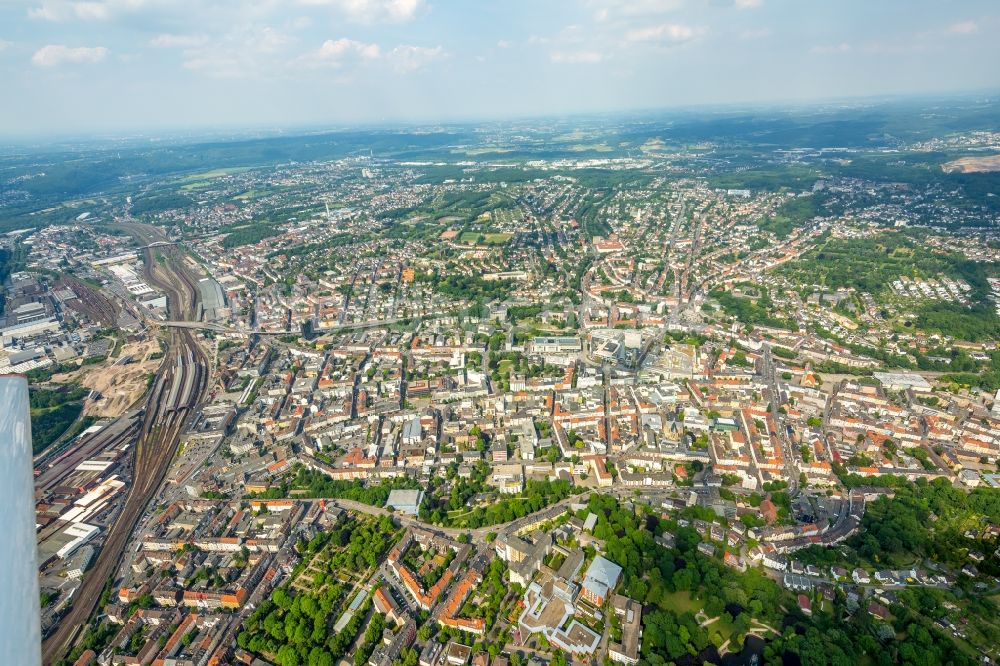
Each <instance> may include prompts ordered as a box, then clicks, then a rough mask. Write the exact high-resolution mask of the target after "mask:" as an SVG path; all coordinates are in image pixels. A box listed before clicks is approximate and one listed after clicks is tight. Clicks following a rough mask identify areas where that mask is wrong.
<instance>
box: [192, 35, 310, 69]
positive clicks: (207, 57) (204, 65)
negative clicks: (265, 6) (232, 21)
mask: <svg viewBox="0 0 1000 666" xmlns="http://www.w3.org/2000/svg"><path fill="white" fill-rule="evenodd" d="M294 41H295V40H294V39H293V38H292V37H290V36H289V35H287V34H285V33H284V32H281V31H279V30H275V29H274V28H271V27H268V26H265V27H260V26H241V27H238V28H235V29H233V30H231V31H230V32H228V33H226V34H225V35H222V36H221V37H219V38H217V39H216V38H213V39H206V40H205V41H204V42H202V43H201V44H194V45H191V46H189V47H182V48H183V52H184V63H183V66H184V68H185V69H188V70H191V71H194V72H199V73H201V74H205V75H206V76H212V77H216V78H234V79H238V78H247V77H254V76H257V77H267V76H271V75H274V74H275V73H276V72H278V71H280V70H281V68H282V67H283V66H284V65H285V63H286V55H285V52H286V51H287V49H286V47H287V46H289V45H290V44H292V43H293V42H294Z"/></svg>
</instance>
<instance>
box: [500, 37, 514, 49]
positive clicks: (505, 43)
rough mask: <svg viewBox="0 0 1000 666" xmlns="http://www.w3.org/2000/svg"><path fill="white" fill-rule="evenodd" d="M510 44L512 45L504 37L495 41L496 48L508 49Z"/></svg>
mask: <svg viewBox="0 0 1000 666" xmlns="http://www.w3.org/2000/svg"><path fill="white" fill-rule="evenodd" d="M511 46H513V44H511V43H510V42H508V41H507V40H506V39H501V40H500V41H499V42H497V48H498V49H509V48H510V47H511Z"/></svg>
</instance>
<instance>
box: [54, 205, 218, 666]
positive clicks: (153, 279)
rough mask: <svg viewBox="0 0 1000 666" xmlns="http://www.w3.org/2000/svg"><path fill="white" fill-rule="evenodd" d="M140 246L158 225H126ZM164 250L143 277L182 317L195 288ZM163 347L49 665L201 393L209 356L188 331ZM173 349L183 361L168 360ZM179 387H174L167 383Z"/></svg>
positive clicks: (96, 588)
mask: <svg viewBox="0 0 1000 666" xmlns="http://www.w3.org/2000/svg"><path fill="white" fill-rule="evenodd" d="M125 228H126V230H127V231H129V232H130V233H132V234H133V235H134V236H135V237H136V238H137V239H138V240H139V242H140V244H142V245H146V246H148V245H149V244H150V243H153V242H156V241H158V240H162V239H163V237H162V234H161V233H160V232H159V230H158V229H155V228H152V227H147V226H143V225H125ZM156 250H157V251H159V250H163V252H162V256H164V257H165V260H164V261H163V263H162V264H161V263H160V262H159V261H158V260H157V259H156V258H155V257H154V255H153V250H152V249H150V248H148V247H147V248H146V249H145V250H144V251H145V253H146V262H145V266H146V268H145V274H146V275H145V277H146V279H147V280H148V281H149V282H150V283H151V284H153V285H155V286H157V287H159V288H160V289H162V290H163V291H164V292H165V293H166V294H167V299H168V310H170V314H171V316H172V317H174V318H177V319H186V318H188V317H192V316H193V315H194V313H196V311H197V305H198V286H197V284H196V282H195V280H194V278H192V276H191V275H190V273H189V269H188V267H187V266H186V265H185V262H184V259H183V256H184V255H183V253H182V252H181V251H180V250H178V249H177V248H176V247H174V246H163V247H159V248H156ZM168 346H169V352H168V353H167V354H165V355H164V362H163V363H162V364H161V365H160V368H159V370H158V371H157V377H156V380H155V381H154V383H153V389H152V390H151V391H150V393H149V396H148V397H147V402H146V411H145V414H144V415H143V419H142V425H141V426H140V429H139V435H138V442H137V444H136V446H135V447H133V450H134V453H133V456H134V458H133V474H132V483H131V485H130V487H129V491H128V494H127V496H126V497H125V504H124V506H123V507H122V511H121V514H120V515H119V517H118V519H117V520H116V521H115V522H114V524H112V525H111V526H110V528H109V530H108V533H107V536H106V538H105V540H104V545H103V547H102V548H101V550H100V552H99V554H98V556H97V560H96V562H95V563H94V566H93V567H92V568H91V570H90V571H88V573H87V575H86V576H85V577H84V579H83V583H82V584H81V585H80V588H79V590H78V591H77V593H76V595H75V596H74V599H73V604H72V606H71V607H70V610H69V611H68V612H67V613H66V615H65V616H63V618H62V619H61V620H60V621H59V624H58V625H56V628H55V630H54V631H53V632H52V633H51V634H50V635H49V636H48V637H47V638H46V639H45V640H44V641H43V643H42V659H43V662H44V663H46V664H52V663H55V662H56V661H57V660H58V659H59V658H60V657H61V656H62V655H63V654H64V653H65V652H66V651H67V650H68V649H69V648H70V647H71V646H72V645H73V643H74V642H75V640H76V638H77V637H78V636H79V634H80V632H81V631H82V629H83V628H84V627H85V626H86V625H87V623H88V621H89V619H90V617H91V615H92V614H93V612H94V610H95V608H96V606H97V603H98V601H99V599H100V597H101V594H102V592H103V590H104V588H105V586H106V585H107V584H108V583H109V582H112V581H114V579H115V576H116V573H117V571H118V569H119V566H120V564H121V561H122V558H123V557H124V555H125V549H126V547H127V544H128V541H129V538H130V537H131V535H132V532H133V530H134V529H135V527H136V525H137V523H138V521H139V517H140V516H141V515H142V513H143V511H145V509H146V507H147V506H148V505H149V502H150V501H151V500H152V499H153V497H154V496H155V494H156V491H157V490H158V489H159V487H160V485H161V484H162V483H163V479H164V477H165V476H166V474H167V470H168V468H169V466H170V462H171V460H172V459H173V457H174V454H175V453H176V451H177V445H178V442H179V440H180V436H181V434H182V433H183V431H184V428H185V426H186V425H187V424H188V421H189V420H190V418H191V416H192V415H193V413H194V410H195V408H196V407H197V405H198V403H199V402H200V400H201V396H202V395H203V394H204V392H205V388H206V384H207V379H208V372H207V363H208V359H207V357H206V356H205V353H204V351H203V350H202V348H201V346H200V345H199V344H198V343H197V341H196V340H195V338H194V335H193V334H192V332H191V331H189V330H185V329H172V330H171V333H170V341H169V345H168ZM174 354H176V355H179V356H180V357H182V358H183V359H185V360H186V362H184V363H172V362H171V358H174V359H176V358H177V356H174ZM175 385H176V386H179V387H180V388H179V389H176V390H175V389H174V388H173V387H174V386H175Z"/></svg>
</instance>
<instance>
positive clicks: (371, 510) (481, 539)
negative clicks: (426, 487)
mask: <svg viewBox="0 0 1000 666" xmlns="http://www.w3.org/2000/svg"><path fill="white" fill-rule="evenodd" d="M593 492H595V491H593V490H589V491H586V492H583V493H580V494H579V495H572V496H570V497H567V498H565V499H562V500H560V501H558V502H556V503H555V504H550V505H549V506H547V507H545V508H543V509H539V510H538V511H536V512H534V513H529V514H528V515H526V516H523V517H521V518H518V519H516V520H512V521H510V522H509V523H500V524H497V525H489V526H487V527H477V528H475V529H460V528H457V527H440V526H438V525H434V524H432V523H425V522H424V521H422V520H419V519H417V518H413V517H412V516H407V515H405V514H401V513H399V512H391V511H388V510H386V509H383V508H382V507H378V506H372V505H370V504H364V503H363V502H355V501H354V500H349V499H333V500H329V501H330V502H332V503H333V504H335V505H336V506H339V507H340V508H342V509H347V510H349V511H357V512H358V513H365V514H368V515H370V516H389V515H391V516H393V517H394V518H395V519H396V520H398V521H399V523H400V524H401V525H403V526H404V527H417V528H420V529H424V530H428V531H430V532H438V533H440V534H444V535H445V536H448V537H450V538H453V539H454V538H458V536H459V535H462V534H467V535H469V537H470V538H471V540H472V542H473V543H475V544H481V543H485V542H486V535H488V534H490V533H493V534H513V533H514V532H516V531H517V530H518V529H519V528H520V526H522V525H527V524H528V523H530V522H531V521H532V520H533V519H534V518H535V517H537V516H538V515H540V514H543V513H545V512H546V511H551V510H552V509H554V508H556V507H560V506H562V507H564V506H567V505H569V504H574V503H577V502H580V503H584V502H586V501H587V498H589V497H590V494H591V493H593Z"/></svg>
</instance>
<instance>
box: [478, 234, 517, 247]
mask: <svg viewBox="0 0 1000 666" xmlns="http://www.w3.org/2000/svg"><path fill="white" fill-rule="evenodd" d="M513 237H514V234H499V233H497V234H486V236H485V238H484V239H483V242H484V243H486V244H487V245H504V244H506V243H507V242H508V241H510V239H511V238H513Z"/></svg>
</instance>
